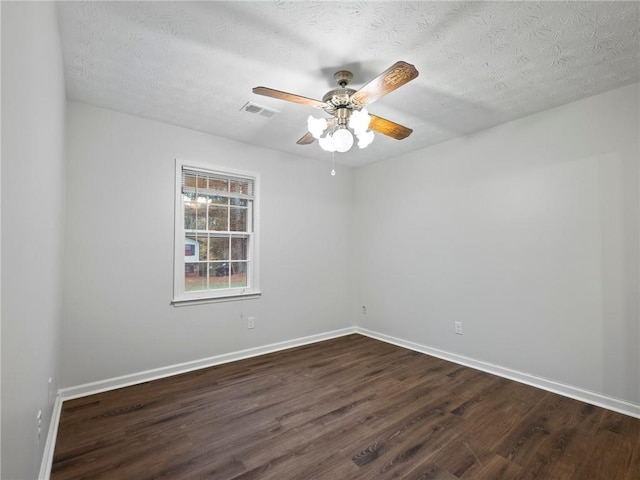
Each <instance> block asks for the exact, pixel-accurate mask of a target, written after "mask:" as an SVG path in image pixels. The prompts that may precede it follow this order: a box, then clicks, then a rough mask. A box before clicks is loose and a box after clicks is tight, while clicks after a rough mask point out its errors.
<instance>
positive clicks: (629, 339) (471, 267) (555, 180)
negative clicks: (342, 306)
mask: <svg viewBox="0 0 640 480" xmlns="http://www.w3.org/2000/svg"><path fill="white" fill-rule="evenodd" d="M638 90H639V87H638V85H637V84H635V85H631V86H627V87H623V88H620V89H617V90H614V91H611V92H608V93H604V94H601V95H598V96H595V97H591V98H588V99H585V100H582V101H578V102H575V103H572V104H568V105H565V106H562V107H559V108H555V109H553V110H549V111H546V112H542V113H539V114H536V115H533V116H530V117H527V118H524V119H521V120H517V121H514V122H511V123H508V124H504V125H501V126H498V127H495V128H492V129H490V130H486V131H482V132H479V133H478V134H475V135H471V136H467V137H463V138H459V139H457V140H453V141H450V142H447V143H443V144H440V145H436V146H434V147H431V148H428V149H425V150H422V151H419V152H415V153H412V154H408V155H405V156H403V157H401V158H396V159H390V160H387V161H384V162H380V163H377V164H374V165H370V166H368V167H364V168H361V169H358V170H357V171H356V172H355V179H354V181H355V193H354V195H355V199H354V205H355V207H354V220H355V222H356V223H355V226H354V232H355V238H354V242H353V245H354V255H355V257H356V263H355V266H354V288H355V292H354V295H355V296H354V299H355V300H354V305H353V310H352V311H354V312H355V311H356V309H357V308H359V306H360V305H362V304H366V305H367V306H368V314H367V315H362V314H357V316H356V317H355V318H356V319H357V320H356V321H357V324H358V325H359V326H362V327H364V328H368V329H371V330H373V331H377V332H379V333H383V334H386V335H391V336H394V337H396V338H399V339H402V340H407V341H412V342H415V343H418V344H421V345H424V346H427V347H431V348H437V349H440V350H444V351H447V352H450V353H454V354H457V355H463V356H466V357H470V358H472V359H475V360H479V361H483V362H489V363H493V364H496V365H499V366H502V367H506V368H510V369H513V370H518V371H521V372H524V373H529V374H532V375H535V376H538V377H543V378H547V379H551V380H555V381H557V382H561V383H564V384H567V385H570V386H574V387H577V388H581V389H586V390H590V391H594V392H599V393H602V394H605V395H607V396H610V397H614V398H618V399H623V400H626V401H629V402H633V403H635V404H638V403H640V373H639V369H640V354H639V343H640V341H639V340H640V333H639V325H638V324H639V311H638V306H639V302H640V300H639V296H638V289H639V287H638V276H639V273H638V270H639V269H638V265H639V255H638V248H639V235H638V223H639V217H640V214H639V209H638V198H639V197H638V180H639V168H638V164H639V147H638V142H639V135H638V132H639V131H640V128H639V121H638V117H639V113H638V112H639V95H638ZM356 245H357V246H358V247H357V248H356V247H355V246H356ZM454 321H461V322H463V327H464V334H463V335H462V336H460V335H455V334H454V328H453V326H454Z"/></svg>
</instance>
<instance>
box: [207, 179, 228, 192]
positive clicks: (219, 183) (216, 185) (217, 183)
mask: <svg viewBox="0 0 640 480" xmlns="http://www.w3.org/2000/svg"><path fill="white" fill-rule="evenodd" d="M209 190H218V191H219V192H228V191H229V182H228V181H227V180H222V179H220V178H210V179H209Z"/></svg>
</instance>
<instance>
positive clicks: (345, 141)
mask: <svg viewBox="0 0 640 480" xmlns="http://www.w3.org/2000/svg"><path fill="white" fill-rule="evenodd" d="M333 146H334V147H335V149H336V151H337V152H340V153H344V152H347V151H348V150H349V149H350V148H351V147H352V146H353V135H352V134H351V132H350V131H349V130H347V129H346V128H341V129H339V130H338V131H336V132H335V133H334V134H333Z"/></svg>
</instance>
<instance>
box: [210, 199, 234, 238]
mask: <svg viewBox="0 0 640 480" xmlns="http://www.w3.org/2000/svg"><path fill="white" fill-rule="evenodd" d="M228 215H229V209H228V208H227V207H218V206H213V205H209V230H214V231H219V232H220V231H226V230H227V224H228Z"/></svg>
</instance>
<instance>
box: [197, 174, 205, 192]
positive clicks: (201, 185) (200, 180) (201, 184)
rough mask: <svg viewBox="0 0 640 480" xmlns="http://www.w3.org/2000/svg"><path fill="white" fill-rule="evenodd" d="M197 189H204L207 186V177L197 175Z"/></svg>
mask: <svg viewBox="0 0 640 480" xmlns="http://www.w3.org/2000/svg"><path fill="white" fill-rule="evenodd" d="M197 185H198V190H204V189H206V188H207V177H201V176H200V175H198V182H197Z"/></svg>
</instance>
